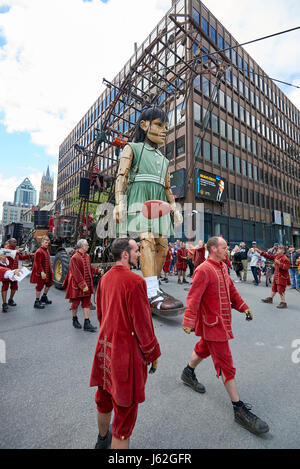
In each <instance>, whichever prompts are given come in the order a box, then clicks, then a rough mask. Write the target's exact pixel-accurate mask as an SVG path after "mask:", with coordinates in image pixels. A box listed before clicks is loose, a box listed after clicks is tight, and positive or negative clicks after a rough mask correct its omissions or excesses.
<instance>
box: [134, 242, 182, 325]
mask: <svg viewBox="0 0 300 469" xmlns="http://www.w3.org/2000/svg"><path fill="white" fill-rule="evenodd" d="M157 239H160V240H162V239H163V238H157ZM157 239H156V240H155V239H154V237H153V235H152V233H141V234H140V240H141V245H140V246H141V257H140V264H141V270H142V273H143V276H144V278H145V281H146V284H147V294H148V298H149V302H150V306H151V310H152V312H154V313H155V314H160V315H163V316H166V315H168V314H169V315H174V314H178V313H179V312H182V311H181V310H182V309H183V304H182V302H181V301H179V300H176V299H175V298H174V297H171V296H170V295H167V294H166V293H164V292H162V291H161V290H160V288H159V284H158V278H157V271H158V266H157V257H156V256H157V251H156V241H157ZM166 245H167V244H166ZM159 250H160V251H161V252H160V257H159V262H160V265H161V266H162V261H164V260H165V255H164V256H163V255H162V253H163V252H165V242H164V241H161V243H159ZM161 268H162V267H161ZM160 270H161V269H160Z"/></svg>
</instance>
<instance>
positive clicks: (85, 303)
mask: <svg viewBox="0 0 300 469" xmlns="http://www.w3.org/2000/svg"><path fill="white" fill-rule="evenodd" d="M70 302H71V303H72V306H71V308H70V309H71V310H72V309H77V308H78V306H79V305H80V302H81V307H82V308H89V307H90V306H91V297H90V296H82V297H81V298H76V299H72V298H71V300H70Z"/></svg>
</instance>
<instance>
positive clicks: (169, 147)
mask: <svg viewBox="0 0 300 469" xmlns="http://www.w3.org/2000/svg"><path fill="white" fill-rule="evenodd" d="M173 154H174V142H170V143H168V144H167V145H166V158H168V160H171V159H172V158H173Z"/></svg>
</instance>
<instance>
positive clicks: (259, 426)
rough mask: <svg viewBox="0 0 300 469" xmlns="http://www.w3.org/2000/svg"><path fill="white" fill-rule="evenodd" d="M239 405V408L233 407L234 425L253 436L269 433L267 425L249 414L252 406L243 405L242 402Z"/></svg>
mask: <svg viewBox="0 0 300 469" xmlns="http://www.w3.org/2000/svg"><path fill="white" fill-rule="evenodd" d="M241 404H242V405H241V406H236V405H233V409H234V420H235V421H236V423H238V424H239V425H241V426H242V427H244V428H246V430H249V432H251V433H254V434H255V435H262V434H263V433H267V432H268V431H269V426H268V424H267V423H266V422H264V421H263V420H261V419H260V418H259V417H257V416H256V415H254V414H252V412H250V409H251V408H252V406H251V405H250V404H244V402H241Z"/></svg>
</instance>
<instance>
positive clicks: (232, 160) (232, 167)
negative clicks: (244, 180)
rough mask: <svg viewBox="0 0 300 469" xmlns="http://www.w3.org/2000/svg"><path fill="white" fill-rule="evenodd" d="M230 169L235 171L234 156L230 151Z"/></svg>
mask: <svg viewBox="0 0 300 469" xmlns="http://www.w3.org/2000/svg"><path fill="white" fill-rule="evenodd" d="M228 161H229V169H230V170H231V171H234V156H233V154H232V153H228Z"/></svg>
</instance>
